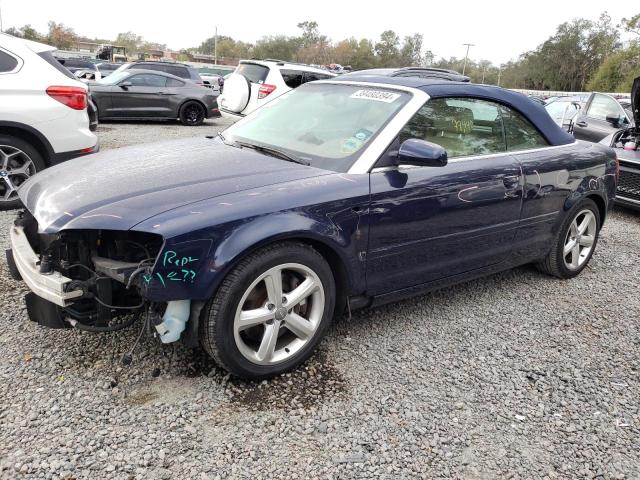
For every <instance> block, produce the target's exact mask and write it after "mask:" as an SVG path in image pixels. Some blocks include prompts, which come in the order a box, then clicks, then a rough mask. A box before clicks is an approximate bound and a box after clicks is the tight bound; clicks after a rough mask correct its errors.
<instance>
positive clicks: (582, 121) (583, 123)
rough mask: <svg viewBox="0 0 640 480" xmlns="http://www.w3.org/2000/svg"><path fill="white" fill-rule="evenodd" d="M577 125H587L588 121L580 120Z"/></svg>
mask: <svg viewBox="0 0 640 480" xmlns="http://www.w3.org/2000/svg"><path fill="white" fill-rule="evenodd" d="M576 125H577V126H579V127H586V126H587V125H588V123H587V122H585V121H584V120H580V121H579V122H576Z"/></svg>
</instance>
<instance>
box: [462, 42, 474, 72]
mask: <svg viewBox="0 0 640 480" xmlns="http://www.w3.org/2000/svg"><path fill="white" fill-rule="evenodd" d="M462 45H466V46H467V54H466V55H465V56H464V65H463V66H462V75H464V71H465V70H466V69H467V58H469V49H470V48H471V47H475V45H474V44H473V43H463V44H462Z"/></svg>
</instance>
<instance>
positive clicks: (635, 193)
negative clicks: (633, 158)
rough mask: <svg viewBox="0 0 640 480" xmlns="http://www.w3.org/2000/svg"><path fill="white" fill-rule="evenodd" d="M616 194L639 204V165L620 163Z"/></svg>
mask: <svg viewBox="0 0 640 480" xmlns="http://www.w3.org/2000/svg"><path fill="white" fill-rule="evenodd" d="M617 194H618V195H619V196H621V197H625V198H630V199H632V200H637V201H639V202H640V165H634V164H627V163H626V162H620V179H619V180H618V191H617Z"/></svg>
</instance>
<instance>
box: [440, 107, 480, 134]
mask: <svg viewBox="0 0 640 480" xmlns="http://www.w3.org/2000/svg"><path fill="white" fill-rule="evenodd" d="M473 120H474V118H473V111H472V110H471V109H470V108H464V107H452V106H449V105H447V106H446V107H445V106H443V107H442V108H439V109H438V115H437V116H436V118H434V122H433V128H434V129H435V130H438V131H442V132H445V133H455V134H465V133H470V132H471V130H473Z"/></svg>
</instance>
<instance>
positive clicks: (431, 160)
mask: <svg viewBox="0 0 640 480" xmlns="http://www.w3.org/2000/svg"><path fill="white" fill-rule="evenodd" d="M398 164H399V165H417V166H419V167H444V166H445V165H446V164H447V152H446V151H445V149H444V148H442V147H441V146H440V145H437V144H435V143H431V142H427V141H425V140H419V139H417V138H409V139H408V140H405V141H404V142H402V145H400V150H398Z"/></svg>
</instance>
